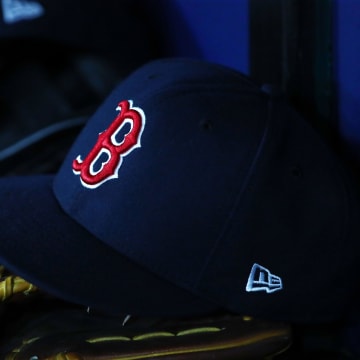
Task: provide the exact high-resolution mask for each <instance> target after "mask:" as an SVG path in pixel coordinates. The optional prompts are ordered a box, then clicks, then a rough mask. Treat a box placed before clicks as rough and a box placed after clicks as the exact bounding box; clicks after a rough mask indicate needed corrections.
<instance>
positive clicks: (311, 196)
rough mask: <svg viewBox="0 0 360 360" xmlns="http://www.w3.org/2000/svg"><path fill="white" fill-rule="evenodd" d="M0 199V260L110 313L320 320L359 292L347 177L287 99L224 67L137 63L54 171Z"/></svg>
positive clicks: (22, 181)
mask: <svg viewBox="0 0 360 360" xmlns="http://www.w3.org/2000/svg"><path fill="white" fill-rule="evenodd" d="M0 194H1V207H0V224H1V233H0V239H1V240H0V263H2V264H3V265H4V266H5V267H7V268H8V269H9V270H10V271H12V272H14V273H15V274H18V275H19V276H22V277H24V278H25V279H27V280H28V281H30V282H32V283H34V284H35V285H37V286H39V287H40V288H42V289H43V290H45V291H48V292H49V293H51V294H53V295H55V296H59V297H61V298H63V299H65V300H67V301H71V302H74V303H77V304H82V305H85V306H90V307H92V308H94V309H98V310H100V311H105V312H107V313H110V314H132V315H138V316H194V315H201V314H211V313H213V312H216V311H229V312H233V313H236V314H244V315H250V316H256V317H261V318H266V319H273V320H285V321H289V322H325V321H334V320H338V319H341V318H343V317H345V316H346V314H347V311H348V310H349V309H350V308H351V306H352V305H353V302H354V300H355V295H356V293H357V291H358V290H359V270H358V257H359V235H360V222H359V218H360V211H359V210H360V207H359V194H358V190H357V186H356V185H355V182H354V180H353V178H352V175H351V174H350V172H349V171H348V170H347V169H346V167H345V164H344V162H343V161H342V160H340V158H339V157H338V156H337V155H336V154H335V152H334V151H333V150H332V149H331V147H330V146H329V145H328V144H327V143H326V142H325V141H324V140H323V138H322V137H321V135H320V134H318V132H317V131H316V130H314V129H313V127H312V126H311V125H310V124H309V123H308V122H307V121H306V120H304V119H303V118H301V117H300V116H299V115H298V114H297V113H296V112H295V111H294V110H292V109H291V108H290V107H289V106H288V105H287V104H286V103H285V102H284V100H283V99H281V98H279V97H274V96H272V95H271V94H268V93H267V92H265V91H263V90H262V89H261V88H260V87H259V86H258V85H257V84H256V83H255V82H253V81H251V80H250V79H249V78H248V77H246V76H245V75H243V74H241V73H239V72H237V71H235V70H233V69H229V68H226V67H223V66H221V65H217V64H212V63H208V62H205V61H201V60H193V59H179V58H173V59H158V60H156V61H153V62H150V63H147V64H145V65H143V66H142V67H141V68H139V69H137V70H136V71H135V72H133V73H132V74H130V75H129V76H128V77H127V78H126V79H125V80H124V81H122V82H121V83H120V84H119V86H118V87H117V88H116V89H115V90H114V91H113V92H112V93H111V95H109V97H108V98H107V99H106V101H105V102H104V103H103V104H102V105H101V106H100V108H99V109H98V110H97V111H96V113H95V114H94V115H93V116H92V118H90V119H89V121H88V122H87V123H86V126H85V127H84V128H83V130H82V131H81V133H80V135H79V136H78V138H77V139H76V141H75V142H74V144H73V146H72V147H71V149H70V150H69V152H68V154H67V157H66V159H65V160H64V162H63V164H62V166H61V168H60V169H59V171H58V173H57V174H54V175H29V176H18V177H6V178H1V180H0Z"/></svg>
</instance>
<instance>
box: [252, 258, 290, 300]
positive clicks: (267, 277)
mask: <svg viewBox="0 0 360 360" xmlns="http://www.w3.org/2000/svg"><path fill="white" fill-rule="evenodd" d="M282 288H283V285H282V281H281V278H280V277H279V276H276V275H274V274H271V272H270V271H269V270H268V269H266V268H264V267H263V266H261V265H259V264H254V265H253V267H252V269H251V272H250V275H249V278H248V282H247V285H246V291H247V292H254V291H266V292H267V293H273V292H274V291H278V290H281V289H282Z"/></svg>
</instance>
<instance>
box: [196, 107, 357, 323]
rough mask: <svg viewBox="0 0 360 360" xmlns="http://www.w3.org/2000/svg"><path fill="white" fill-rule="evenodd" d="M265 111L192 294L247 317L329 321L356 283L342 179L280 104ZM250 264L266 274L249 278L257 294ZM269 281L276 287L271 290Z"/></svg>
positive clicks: (313, 136)
mask: <svg viewBox="0 0 360 360" xmlns="http://www.w3.org/2000/svg"><path fill="white" fill-rule="evenodd" d="M273 108H274V109H273V110H272V111H271V115H270V116H271V117H270V119H269V121H270V123H271V124H270V126H269V128H270V131H269V133H268V138H267V141H266V145H265V146H264V147H263V153H262V155H261V158H260V160H259V161H258V163H257V164H256V170H255V171H254V173H253V174H252V177H251V179H250V181H249V184H248V187H247V189H246V191H245V192H244V193H243V194H242V197H241V198H238V204H237V210H236V214H235V215H234V217H233V221H232V222H231V224H230V226H229V228H228V229H227V232H226V234H225V236H224V238H223V239H222V241H220V242H219V243H218V247H217V248H216V250H215V251H214V256H213V259H212V261H211V262H210V263H209V266H208V268H207V269H206V271H205V272H204V277H203V278H202V279H201V281H200V283H199V293H202V294H206V295H208V296H209V297H210V298H212V299H213V300H214V301H218V302H219V303H222V304H223V305H225V304H226V305H225V306H226V307H228V308H230V309H232V310H234V311H242V312H245V313H251V314H253V315H255V316H261V317H267V318H269V317H270V318H276V319H283V320H286V319H294V321H306V322H313V321H333V320H334V319H337V318H339V317H340V316H342V315H344V314H345V313H346V307H347V306H348V305H349V304H350V302H351V299H352V297H353V296H354V294H355V292H356V285H355V284H356V283H357V280H356V278H357V275H356V272H355V269H354V264H355V263H356V260H355V259H356V256H357V255H356V254H358V251H359V250H360V249H359V247H360V246H359V244H357V241H356V240H355V239H356V238H357V233H356V232H353V233H352V234H348V230H347V229H348V222H349V216H350V204H349V197H348V190H347V185H348V184H349V183H348V179H347V174H346V172H345V171H344V169H343V167H342V165H341V164H340V162H339V161H338V159H337V158H336V156H335V155H334V153H333V152H332V151H331V150H330V148H329V147H328V146H327V145H326V144H325V143H324V142H323V140H322V139H321V138H320V137H319V135H318V134H317V133H316V132H315V131H314V129H312V128H311V127H310V126H309V125H308V124H307V123H306V122H305V121H304V120H303V119H301V118H299V117H298V116H297V115H296V114H295V113H294V112H292V111H290V110H289V109H287V108H286V107H285V106H284V104H279V103H274V104H273ZM349 249H352V250H349ZM225 259H226V260H225ZM254 264H259V265H261V266H262V267H264V268H266V269H267V270H268V272H263V273H262V274H260V273H258V275H257V276H258V278H257V280H260V278H261V277H262V278H263V280H264V284H263V288H262V289H259V287H257V286H256V285H254V283H252V284H251V285H252V287H250V289H249V281H250V274H251V269H252V267H253V266H254ZM270 274H271V276H276V277H279V278H280V281H281V286H279V287H278V288H276V287H272V286H274V284H271V281H270Z"/></svg>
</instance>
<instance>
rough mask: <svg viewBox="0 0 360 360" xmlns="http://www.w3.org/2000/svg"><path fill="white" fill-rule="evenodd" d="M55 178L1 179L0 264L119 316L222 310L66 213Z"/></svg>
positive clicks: (58, 293)
mask: <svg viewBox="0 0 360 360" xmlns="http://www.w3.org/2000/svg"><path fill="white" fill-rule="evenodd" d="M52 181H53V177H52V176H51V175H40V176H25V177H8V178H1V179H0V198H1V207H0V223H1V224H2V229H1V233H0V263H1V264H2V265H4V266H5V267H6V268H7V269H8V270H10V271H11V272H13V273H14V274H16V275H19V276H21V277H23V278H24V279H26V280H27V281H29V282H32V283H33V284H35V285H36V286H38V287H39V288H41V289H42V290H44V291H47V292H48V293H49V294H52V295H54V296H57V297H59V298H62V299H64V300H66V301H70V302H73V303H77V304H82V305H84V306H89V307H93V308H96V309H98V310H102V311H105V312H107V313H112V314H133V315H139V316H187V315H196V314H199V315H200V314H205V313H211V312H213V311H216V310H217V306H216V305H214V304H212V303H211V302H207V301H206V300H203V299H200V298H198V297H197V296H195V295H193V294H191V293H190V292H188V291H186V290H183V289H181V288H179V287H177V286H175V285H173V284H171V283H169V282H167V281H166V280H163V279H161V278H159V277H157V276H156V275H154V274H152V273H151V272H149V271H147V270H146V269H144V268H142V267H141V266H138V265H137V264H135V263H133V262H132V261H130V260H129V259H128V258H126V257H124V256H123V255H121V254H120V253H118V252H116V251H115V250H114V249H112V248H110V247H108V246H107V245H105V244H104V243H102V242H101V241H99V240H98V239H97V238H95V237H94V236H92V235H91V234H90V233H88V232H87V231H86V230H85V229H84V228H83V227H81V226H80V225H79V224H78V223H76V222H75V221H74V220H72V219H71V218H69V217H68V216H67V215H66V214H65V213H64V212H63V210H62V209H61V207H60V206H59V204H58V203H57V200H56V199H55V197H54V195H53V192H52ZM114 221H115V220H114ZM116 221H117V220H116ZM119 226H121V224H119Z"/></svg>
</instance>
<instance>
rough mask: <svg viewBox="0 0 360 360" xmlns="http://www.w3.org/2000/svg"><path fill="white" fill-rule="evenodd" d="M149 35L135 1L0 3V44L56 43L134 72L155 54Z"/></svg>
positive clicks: (15, 0) (23, 0)
mask: <svg viewBox="0 0 360 360" xmlns="http://www.w3.org/2000/svg"><path fill="white" fill-rule="evenodd" d="M129 29H130V30H129ZM152 32H153V30H152V28H151V26H150V24H149V21H148V19H147V16H146V15H145V14H143V11H142V10H141V6H140V5H139V3H138V2H137V1H134V0H132V1H131V0H108V1H106V3H104V2H102V1H100V0H87V1H85V0H77V1H72V0H21V1H19V0H1V2H0V40H16V39H24V40H29V39H31V40H33V39H36V40H39V41H44V42H45V45H46V44H47V42H54V43H55V44H58V45H66V46H69V47H73V48H75V49H77V50H79V51H80V50H83V51H92V52H94V53H98V54H101V55H106V56H109V57H110V58H114V59H116V60H117V61H118V62H121V63H122V66H127V67H128V68H130V69H132V70H133V69H134V65H136V66H139V65H140V64H141V62H142V61H145V59H149V58H150V57H151V56H153V49H152V48H151V47H152V46H153V39H152ZM45 45H44V46H45ZM20 51H21V47H20V49H19V51H18V52H19V53H20ZM49 52H52V53H53V52H54V49H51V48H50V49H49ZM48 56H51V54H49V55H48ZM52 57H53V58H54V59H55V58H56V54H55V55H54V54H53V56H52Z"/></svg>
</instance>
